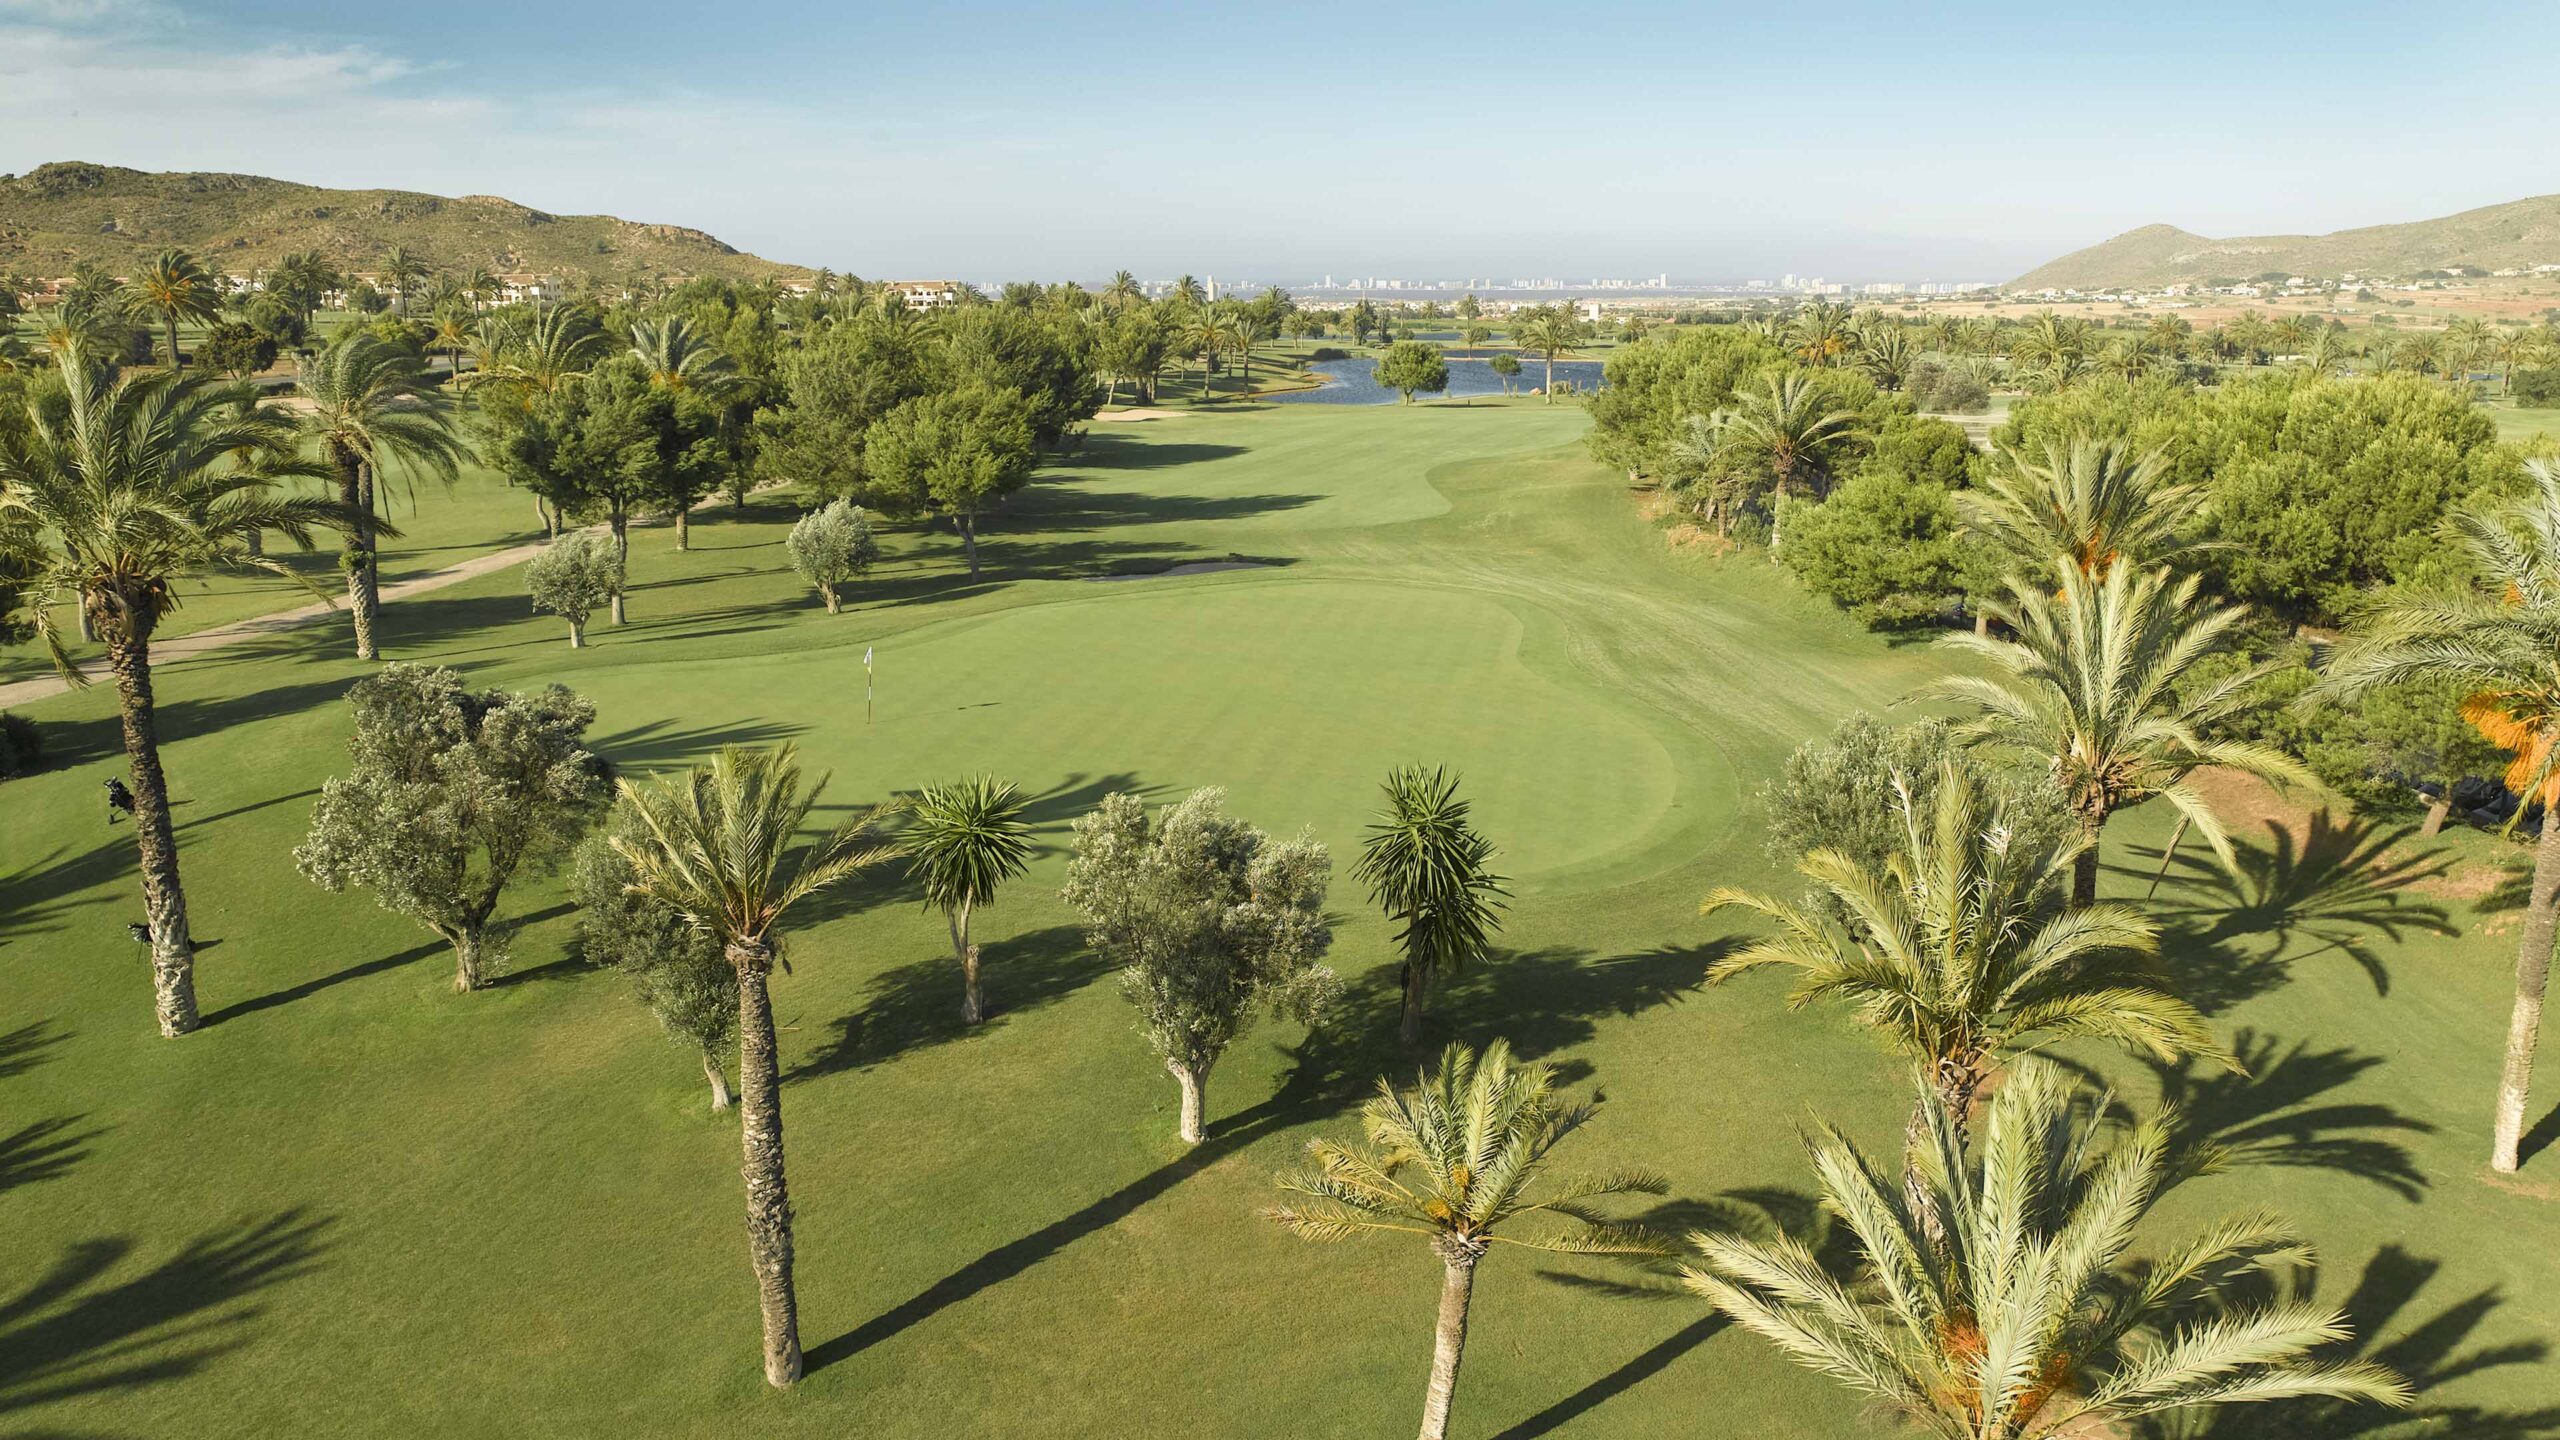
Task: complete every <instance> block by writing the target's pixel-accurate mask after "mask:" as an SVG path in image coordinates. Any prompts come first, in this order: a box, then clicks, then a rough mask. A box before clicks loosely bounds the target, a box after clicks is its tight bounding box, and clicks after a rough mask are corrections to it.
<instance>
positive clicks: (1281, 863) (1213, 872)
mask: <svg viewBox="0 0 2560 1440" xmlns="http://www.w3.org/2000/svg"><path fill="white" fill-rule="evenodd" d="M1331 872H1332V861H1331V859H1330V857H1329V856H1328V855H1327V854H1326V853H1325V848H1324V846H1323V845H1322V844H1321V843H1319V842H1318V841H1317V840H1316V839H1315V838H1314V837H1312V836H1309V835H1301V836H1299V837H1298V838H1297V839H1295V840H1288V841H1275V840H1273V839H1272V838H1271V837H1270V836H1269V835H1266V834H1264V833H1263V832H1262V831H1261V830H1259V829H1257V828H1255V827H1254V826H1252V825H1250V824H1248V823H1246V822H1245V821H1243V820H1239V819H1237V818H1235V817H1233V816H1231V815H1229V814H1227V812H1226V794H1225V792H1224V791H1221V790H1216V789H1207V790H1196V791H1193V792H1192V793H1191V795H1190V796H1189V797H1188V798H1186V799H1184V800H1183V801H1181V802H1180V803H1179V804H1176V805H1172V806H1169V807H1167V808H1166V809H1165V810H1164V811H1163V812H1162V813H1160V814H1158V815H1155V816H1153V817H1150V816H1149V815H1148V814H1147V810H1146V806H1145V805H1144V804H1143V803H1141V802H1140V801H1139V799H1138V797H1136V796H1135V795H1125V794H1123V795H1111V796H1106V797H1105V798H1104V799H1103V802H1102V804H1101V806H1100V808H1098V809H1096V810H1094V811H1093V812H1092V813H1091V814H1088V815H1085V816H1082V817H1080V818H1079V819H1078V820H1077V821H1076V822H1075V842H1074V858H1073V859H1072V860H1071V861H1070V862H1069V863H1068V866H1067V884H1066V889H1065V892H1064V893H1065V899H1066V902H1067V904H1068V905H1070V906H1071V907H1073V908H1074V909H1075V911H1076V912H1077V913H1078V914H1079V915H1080V916H1082V917H1083V919H1084V926H1085V939H1086V943H1088V944H1090V945H1091V946H1092V947H1093V948H1094V950H1095V951H1096V952H1097V953H1099V954H1100V955H1102V956H1103V957H1104V958H1105V959H1107V960H1109V961H1111V962H1112V963H1113V964H1115V965H1117V966H1118V967H1119V969H1120V990H1121V993H1122V994H1123V995H1125V996H1127V997H1128V1000H1129V1003H1130V1005H1131V1006H1133V1007H1134V1008H1135V1009H1136V1010H1137V1012H1138V1029H1139V1033H1141V1034H1143V1035H1145V1036H1146V1038H1147V1043H1148V1045H1149V1046H1151V1047H1152V1048H1153V1049H1154V1050H1155V1052H1156V1054H1157V1055H1158V1056H1159V1057H1160V1058H1161V1059H1162V1060H1163V1061H1164V1066H1165V1069H1166V1070H1168V1071H1170V1072H1172V1074H1173V1077H1174V1080H1175V1082H1176V1083H1177V1084H1178V1085H1180V1087H1181V1090H1182V1119H1181V1135H1182V1139H1183V1141H1184V1142H1185V1143H1186V1144H1191V1145H1197V1144H1199V1143H1201V1142H1202V1141H1203V1140H1205V1139H1207V1138H1208V1103H1209V1101H1208V1093H1209V1073H1210V1071H1211V1070H1212V1069H1214V1068H1215V1067H1216V1065H1217V1063H1218V1058H1219V1057H1220V1056H1222V1055H1224V1054H1225V1053H1226V1051H1227V1047H1228V1046H1229V1045H1231V1044H1233V1043H1234V1042H1235V1040H1236V1038H1237V1037H1238V1036H1240V1035H1242V1034H1243V1033H1244V1032H1245V1030H1246V1029H1248V1028H1249V1027H1250V1026H1251V1025H1252V1024H1253V1022H1254V1021H1255V1019H1256V1018H1258V1017H1259V1016H1261V1015H1263V1014H1265V1013H1271V1012H1276V1013H1280V1014H1285V1015H1290V1016H1293V1017H1295V1018H1298V1019H1300V1020H1304V1021H1310V1022H1311V1021H1313V1020H1314V1019H1315V1018H1316V1017H1317V1016H1319V1015H1320V1014H1322V1013H1323V1011H1324V1009H1325V1007H1326V1006H1327V1005H1328V1004H1330V1003H1331V1002H1332V1000H1333V997H1334V995H1335V994H1336V992H1337V991H1338V989H1339V982H1338V981H1337V980H1336V978H1335V976H1334V973H1333V971H1332V970H1330V969H1328V968H1327V967H1326V966H1325V965H1324V963H1323V961H1324V956H1325V952H1326V951H1327V950H1328V949H1330V948H1331V946H1332V944H1333V929H1332V927H1331V926H1330V925H1329V924H1327V923H1326V920H1325V912H1324V900H1325V887H1326V884H1327V882H1328V880H1329V879H1330V878H1331Z"/></svg>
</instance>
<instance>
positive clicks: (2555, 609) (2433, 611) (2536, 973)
mask: <svg viewBox="0 0 2560 1440" xmlns="http://www.w3.org/2000/svg"><path fill="white" fill-rule="evenodd" d="M2525 470H2526V472H2527V474H2528V475H2529V476H2530V477H2531V479H2532V481H2533V486H2534V488H2533V493H2532V494H2530V495H2528V496H2526V497H2525V498H2524V499H2522V500H2519V501H2516V502H2514V503H2513V504H2510V505H2507V506H2504V507H2501V508H2497V509H2485V510H2472V511H2467V512H2465V513H2463V514H2461V515H2460V516H2458V517H2457V519H2456V522H2455V523H2456V524H2457V525H2458V527H2459V531H2458V533H2459V534H2460V536H2461V538H2462V548H2463V549H2464V551H2465V552H2466V553H2467V554H2468V556H2469V558H2470V560H2471V566H2472V570H2473V573H2474V574H2475V575H2476V576H2477V579H2476V581H2475V582H2474V589H2473V590H2472V592H2471V593H2469V594H2455V595H2424V596H2399V597H2395V598H2393V599H2390V600H2388V601H2386V602H2385V603H2384V604H2383V605H2381V606H2380V607H2378V608H2377V609H2376V611H2375V612H2374V614H2373V615H2372V616H2371V617H2370V618H2369V619H2368V621H2367V622H2366V623H2365V624H2363V625H2361V626H2359V627H2358V628H2357V629H2356V630H2354V631H2352V632H2350V633H2349V635H2348V637H2347V639H2346V641H2345V642H2344V643H2342V644H2341V645H2339V646H2338V647H2337V649H2336V650H2335V651H2334V652H2333V653H2332V654H2331V655H2330V657H2329V663H2328V665H2327V667H2326V672H2325V673H2324V674H2323V675H2322V677H2321V679H2320V681H2319V683H2318V684H2316V685H2315V686H2313V687H2312V690H2311V692H2310V694H2309V695H2308V696H2306V697H2305V699H2306V700H2311V699H2316V698H2328V697H2336V698H2350V697H2354V696H2358V695H2362V694H2365V693H2366V692H2368V691H2371V690H2373V689H2376V688H2378V687H2380V686H2385V685H2392V684H2397V683H2399V682H2401V681H2404V680H2434V681H2439V682H2442V681H2451V682H2453V683H2456V684H2459V685H2461V686H2464V687H2465V688H2467V689H2468V690H2470V692H2471V695H2470V698H2469V699H2468V700H2467V701H2466V702H2465V703H2464V706H2463V712H2464V714H2465V716H2466V717H2467V718H2469V719H2470V720H2471V721H2472V723H2473V724H2475V725H2477V726H2478V727H2479V728H2480V729H2481V730H2482V731H2483V732H2485V733H2486V734H2488V735H2489V736H2490V738H2492V739H2493V740H2497V741H2499V742H2500V743H2502V744H2505V745H2506V746H2508V747H2509V748H2510V749H2512V750H2514V751H2515V752H2516V760H2515V764H2514V765H2513V767H2511V768H2510V769H2509V770H2508V771H2507V788H2509V789H2510V790H2513V791H2514V792H2515V793H2516V794H2518V795H2522V796H2524V797H2526V802H2527V804H2528V805H2530V804H2532V803H2533V802H2535V801H2539V802H2541V804H2542V806H2543V812H2542V814H2543V819H2542V832H2541V837H2540V839H2538V840H2537V841H2536V842H2535V844H2534V847H2533V882H2532V887H2531V890H2530V899H2529V901H2528V903H2527V905H2526V908H2525V914H2524V923H2523V924H2522V926H2520V927H2519V929H2520V931H2521V933H2520V935H2519V938H2518V943H2517V950H2516V999H2515V1008H2514V1013H2513V1015H2512V1017H2511V1019H2510V1020H2509V1023H2508V1026H2507V1051H2506V1061H2505V1065H2504V1068H2503V1071H2502V1073H2501V1075H2500V1077H2499V1082H2498V1111H2497V1122H2496V1127H2495V1131H2494V1136H2493V1140H2492V1143H2491V1148H2490V1158H2489V1163H2490V1164H2491V1165H2492V1166H2494V1167H2495V1168H2497V1169H2498V1170H2501V1171H2513V1170H2514V1169H2515V1168H2516V1167H2517V1165H2518V1164H2520V1163H2521V1157H2520V1155H2519V1150H2520V1148H2521V1146H2522V1144H2523V1139H2524V1122H2525V1104H2526V1101H2527V1099H2528V1098H2529V1092H2530V1090H2531V1088H2532V1084H2533V1056H2534V1049H2535V1046H2536V1044H2537V1042H2538V1040H2539V1039H2540V1035H2541V1030H2542V997H2543V991H2544V989H2545V987H2546V986H2547V985H2548V983H2549V981H2550V977H2551V947H2552V940H2553V937H2554V935H2555V932H2560V466H2555V465H2554V464H2552V462H2550V461H2548V460H2529V461H2526V462H2525ZM2516 813H2517V815H2518V816H2519V817H2521V816H2522V815H2523V813H2524V812H2523V810H2521V809H2519V810H2518V811H2517V812H2516Z"/></svg>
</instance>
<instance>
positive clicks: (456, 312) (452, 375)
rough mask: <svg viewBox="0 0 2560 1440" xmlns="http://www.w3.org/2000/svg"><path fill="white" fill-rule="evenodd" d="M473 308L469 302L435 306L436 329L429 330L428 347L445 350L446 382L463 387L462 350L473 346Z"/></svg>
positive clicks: (457, 388) (455, 386)
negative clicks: (471, 308)
mask: <svg viewBox="0 0 2560 1440" xmlns="http://www.w3.org/2000/svg"><path fill="white" fill-rule="evenodd" d="M471 344H472V336H471V310H470V307H469V306H468V305H467V304H444V305H438V306H437V307H436V308H435V321H434V329H433V330H431V331H430V332H428V335H427V348H428V349H430V350H441V351H443V352H444V367H445V375H446V376H447V377H448V378H447V381H446V383H447V384H448V385H450V386H451V387H452V388H454V389H456V390H459V389H461V388H462V352H463V351H465V350H468V349H470V348H471Z"/></svg>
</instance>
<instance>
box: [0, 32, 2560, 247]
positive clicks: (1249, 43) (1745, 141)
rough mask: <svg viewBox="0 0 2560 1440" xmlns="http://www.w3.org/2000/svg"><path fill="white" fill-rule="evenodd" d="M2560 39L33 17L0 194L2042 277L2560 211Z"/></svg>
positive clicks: (0, 136)
mask: <svg viewBox="0 0 2560 1440" xmlns="http://www.w3.org/2000/svg"><path fill="white" fill-rule="evenodd" d="M2421 15H2423V16H2424V17H2425V18H2424V20H2423V21H2419V20H2415V19H2413V18H2412V17H2413V16H2421ZM2551 19H2552V17H2551V15H2550V13H2549V10H2548V7H2547V4H2545V5H2543V6H2538V7H2529V6H2527V5H2523V4H2510V3H2504V0H2486V3H2478V4H2472V5H2467V6H2448V7H2439V8H2436V9H2434V10H2432V11H2422V10H2419V9H2417V8H2416V7H2411V6H2408V5H2405V4H2402V5H2381V4H2365V3H2330V4H2316V5H2315V4H2304V3H2292V0H2276V3H2264V0H2242V3H2238V4H2233V3H2227V0H2226V3H2223V4H2214V5H2206V4H2190V3H2184V0H2166V3H2154V4H2147V5H2138V6H2136V5H2122V4H2109V5H2104V6H2095V5H2076V4H2060V3H2054V4H2030V3H1977V4H1942V5H1939V6H1935V7H1928V6H1917V5H1909V4H1900V5H1881V4H1864V3H1829V4H1801V3H1798V4H1774V5H1773V4H1769V3H1766V0H1759V3H1754V4H1750V5H1731V6H1729V5H1722V4H1686V5H1673V4H1616V3H1608V0H1587V3H1582V4H1578V5H1559V4H1554V3H1546V4H1539V5H1525V4H1512V3H1507V0H1488V3H1482V4H1476V5H1469V6H1445V5H1437V4H1420V3H1413V4H1404V5H1397V6H1390V5H1383V4H1377V3H1369V4H1357V5H1353V4H1335V3H1327V0H1317V3H1302V4H1295V5H1254V6H1243V5H1230V4H1215V3H1207V0H1203V3H1197V4H1191V5H1169V4H1167V5H1147V4H1115V3H1087V4H1078V5H1068V4H1052V5H1033V4H1016V3H993V0H986V3H969V4H941V5H901V6H872V5H861V4H853V5H838V4H766V3H735V4H728V5H705V4H701V3H693V4H685V5H662V4H648V3H639V4H633V3H622V4H588V3H569V4H539V3H537V4H518V5H497V4H480V3H469V0H460V3H439V4H434V5H402V6H393V5H383V4H362V5H356V4H317V3H307V0H253V3H233V4H189V3H178V0H0V171H13V172H14V171H22V170H25V169H27V168H29V167H31V166H33V165H36V164H39V163H41V162H43V161H46V160H57V159H85V160H97V161H104V162H109V163H115V164H124V165H132V166H137V167H141V168H145V169H190V170H192V169H211V170H236V171H248V172H253V173H258V174H266V175H274V176H279V177H283V178H288V179H296V180H304V181H309V182H312V183H316V184H329V185H349V186H393V187H400V188H408V189H418V190H427V191H434V192H439V193H446V194H461V193H486V194H500V195H505V196H508V197H509V198H512V199H516V200H521V201H523V202H525V203H527V204H530V205H536V206H539V207H541V208H544V209H548V210H554V211H561V212H588V211H604V212H610V213H613V214H617V215H621V216H624V217H626V218H629V219H635V220H655V221H668V222H673V223H679V224H687V225H695V226H699V227H701V228H703V229H706V230H710V231H712V232H713V233H715V234H717V235H719V236H720V237H721V238H723V239H725V240H727V241H729V242H730V243H732V244H735V245H738V246H741V247H742V248H746V249H750V250H754V251H757V252H759V253H762V254H766V255H771V256H773V257H775V258H778V259H787V260H795V261H800V262H802V263H806V264H812V265H819V264H823V265H831V266H833V267H835V268H836V269H839V270H846V271H851V272H853V273H856V274H861V275H866V276H874V277H886V276H909V275H915V276H922V275H952V276H958V277H961V278H968V279H992V278H999V277H1026V278H1062V277H1075V278H1094V277H1099V276H1102V275H1106V274H1108V273H1109V272H1110V271H1112V270H1114V269H1117V268H1121V267H1123V266H1125V267H1127V268H1130V269H1133V270H1136V271H1137V272H1139V273H1140V274H1141V275H1144V276H1156V275H1170V274H1173V273H1176V272H1180V271H1193V272H1198V273H1205V274H1219V275H1228V276H1238V277H1265V276H1269V277H1280V278H1287V277H1298V276H1307V275H1315V274H1321V273H1324V272H1332V273H1334V274H1337V275H1349V274H1353V273H1373V272H1374V273H1384V274H1402V275H1417V276H1423V277H1429V278H1439V277H1457V276H1467V275H1477V274H1492V275H1496V276H1498V277H1502V278H1508V277H1511V276H1514V275H1526V274H1539V275H1545V274H1554V275H1559V276H1563V277H1566V278H1588V277H1590V276H1592V275H1600V274H1628V275H1634V274H1651V273H1655V272H1658V271H1664V270H1668V271H1670V272H1671V273H1672V275H1673V277H1674V278H1675V279H1679V278H1681V277H1684V276H1687V277H1708V278H1741V277H1745V276H1757V275H1775V274H1776V273H1778V272H1781V271H1786V270H1793V271H1797V272H1799V273H1806V274H1824V275H1830V276H1836V277H1838V278H1843V279H1858V278H1904V279H1926V278H1938V279H1960V278H2005V277H2006V276H2008V275H2010V274H2013V273H2015V272H2017V271H2019V270H2021V269H2024V268H2026V267H2028V266H2030V265H2032V264H2034V263H2036V262H2037V261H2040V260H2042V259H2045V258H2048V257H2049V256H2051V255H2053V254H2056V253H2059V252H2061V251H2064V250H2068V249H2071V248H2075V247H2077V246H2079V245H2082V244H2087V243H2091V242H2093V241H2096V240H2099V239H2103V238H2105V237H2106V236H2108V235H2110V234H2114V233H2116V232H2118V231H2121V230H2125V229H2129V228H2131V227H2133V226H2136V225H2141V224H2147V223H2151V222H2154V221H2166V222H2169V223H2172V224H2177V225H2181V226H2184V227H2185V228H2188V229H2191V230H2195V231H2198V232H2201V233H2205V234H2249V233H2264V232H2271V231H2317V230H2328V229H2335V228H2339V227H2342V226H2348V225H2362V224H2375V223H2382V222H2387V221H2392V220H2404V219H2417V218H2422V217H2425V216H2430V215H2437V214H2445V213H2449V212H2452V211H2455V210H2459V209H2464V208H2468V207H2470V206H2474V205H2483V204H2492V203H2496V202H2498V201H2502V200H2510V199H2516V198H2519V197H2521V196H2525V195H2531V194H2541V193H2548V192H2552V191H2560V173H2555V171H2560V164H2555V162H2553V161H2550V160H2548V159H2546V158H2544V157H2545V156H2547V155H2548V154H2549V153H2550V149H2549V146H2548V145H2547V144H2546V143H2544V137H2547V136H2548V135H2550V134H2551V133H2552V122H2553V120H2554V119H2555V118H2560V87H2555V86H2553V85H2552V84H2550V83H2549V80H2548V77H2549V76H2550V75H2551V74H2552V73H2553V71H2554V64H2555V61H2560V27H2555V26H2554V25H2553V24H2551Z"/></svg>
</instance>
